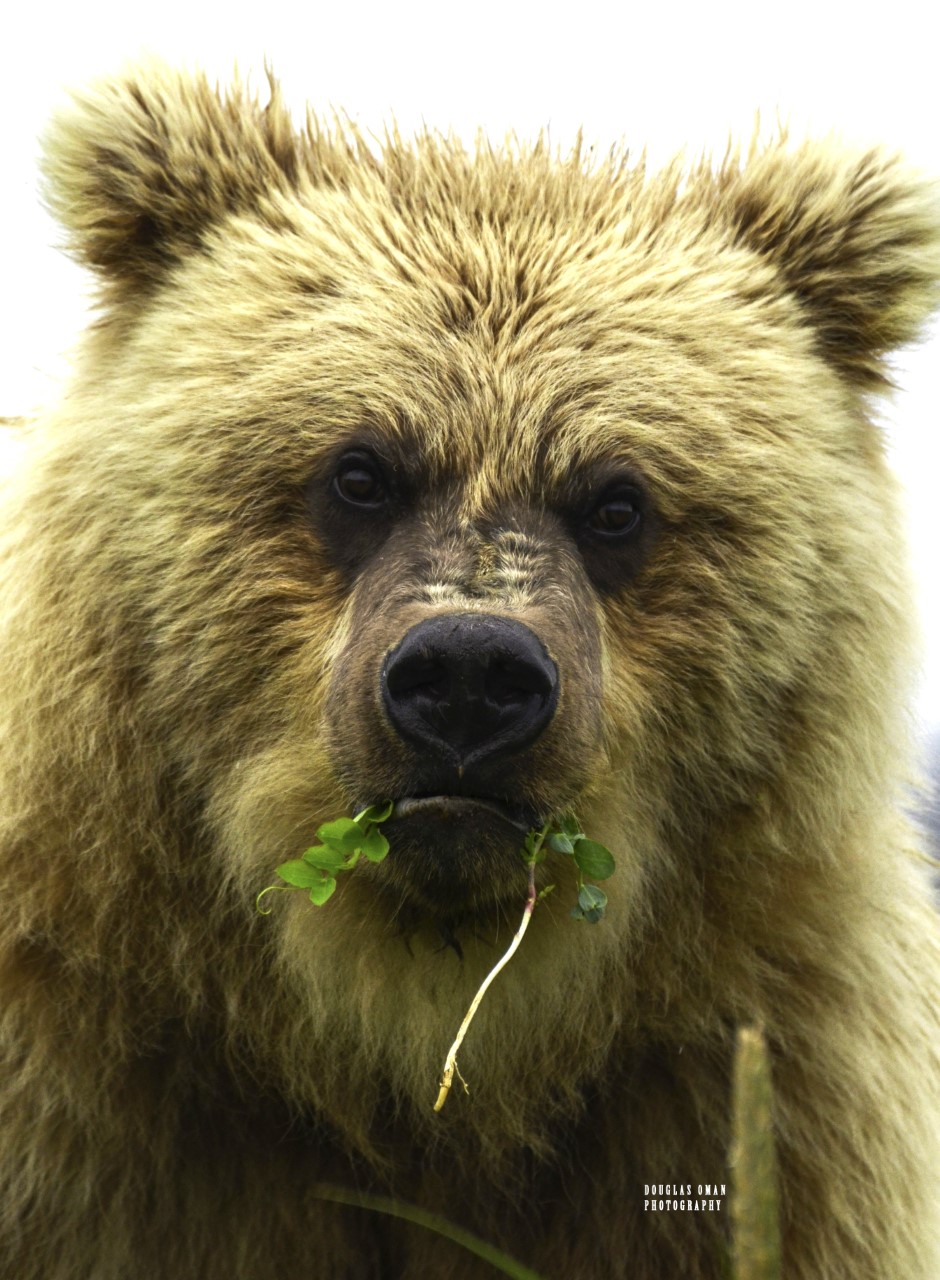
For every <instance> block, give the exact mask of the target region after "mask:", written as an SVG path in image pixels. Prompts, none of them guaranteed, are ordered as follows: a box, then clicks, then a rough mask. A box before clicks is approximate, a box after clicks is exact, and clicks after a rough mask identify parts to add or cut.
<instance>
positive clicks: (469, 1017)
mask: <svg viewBox="0 0 940 1280" xmlns="http://www.w3.org/2000/svg"><path fill="white" fill-rule="evenodd" d="M528 865H529V891H528V893H527V894H526V900H525V908H524V910H523V912H522V920H521V922H520V924H519V928H518V929H517V930H516V933H515V936H514V937H513V940H512V942H510V944H509V946H508V947H507V948H506V953H505V955H503V956H502V957H501V958H500V959H499V960H497V962H496V964H494V965H493V967H492V969H491V970H490V971H489V973H488V974H487V975H486V977H485V978H484V979H483V981H482V982H481V983H480V989H479V991H477V993H476V995H475V996H474V997H473V1003H472V1004H471V1005H470V1008H469V1009H468V1010H467V1013H466V1016H465V1018H464V1020H463V1022H461V1024H460V1030H459V1031H458V1032H457V1038H456V1039H455V1040H454V1043H453V1044H452V1045H451V1046H450V1049H449V1051H448V1054H447V1057H446V1058H445V1059H444V1072H443V1074H442V1076H441V1084H440V1090H439V1092H438V1095H437V1101H436V1102H435V1104H434V1110H435V1111H440V1109H441V1107H443V1105H444V1103H445V1102H446V1101H447V1095H448V1093H450V1086H451V1085H452V1084H453V1082H454V1072H455V1071H456V1072H457V1075H460V1072H459V1071H457V1051H458V1050H459V1048H460V1046H461V1045H462V1044H463V1041H464V1036H465V1035H466V1034H467V1031H468V1030H469V1027H470V1023H471V1022H472V1021H473V1015H474V1014H475V1013H476V1011H477V1009H478V1008H479V1007H480V1001H481V1000H482V999H483V997H484V995H486V990H487V988H488V987H489V985H490V983H491V982H492V981H493V979H494V978H495V977H496V975H497V974H498V973H499V971H500V969H502V968H503V966H504V965H506V964H508V963H509V961H510V960H511V959H512V957H513V955H514V954H515V952H516V948H517V947H518V946H519V943H520V942H521V941H522V939H523V937H524V935H525V931H526V929H528V927H529V921H530V920H531V918H532V912H533V911H534V910H535V904H536V902H537V900H538V895H537V893H536V891H535V859H534V858H533V859H532V860H531V861H530V862H529V864H528ZM461 1080H462V1081H463V1087H464V1089H466V1090H467V1092H468V1093H469V1092H470V1090H469V1089H467V1083H466V1081H465V1080H463V1077H462V1076H461Z"/></svg>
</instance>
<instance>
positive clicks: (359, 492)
mask: <svg viewBox="0 0 940 1280" xmlns="http://www.w3.org/2000/svg"><path fill="white" fill-rule="evenodd" d="M333 492H334V493H335V494H336V495H337V496H338V497H340V498H341V499H342V500H343V502H346V503H349V505H350V506H354V507H364V508H366V509H371V510H375V509H376V508H377V507H381V506H384V505H385V503H386V502H387V501H388V498H389V492H388V486H387V485H386V483H385V479H384V476H383V475H382V468H381V467H380V465H379V463H378V462H377V461H376V459H375V458H373V457H372V455H371V454H368V453H347V454H345V455H344V456H343V457H342V458H341V459H340V461H339V465H338V467H337V468H336V474H335V475H334V476H333Z"/></svg>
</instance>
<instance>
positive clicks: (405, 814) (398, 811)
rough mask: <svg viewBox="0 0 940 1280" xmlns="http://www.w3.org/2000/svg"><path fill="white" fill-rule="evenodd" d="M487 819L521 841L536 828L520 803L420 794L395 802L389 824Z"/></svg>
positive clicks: (531, 814) (533, 817)
mask: <svg viewBox="0 0 940 1280" xmlns="http://www.w3.org/2000/svg"><path fill="white" fill-rule="evenodd" d="M491 817H495V818H497V819H498V820H499V821H501V822H504V823H506V825H507V826H510V827H512V828H514V829H515V830H516V831H518V832H520V833H521V835H522V837H523V839H524V838H525V836H526V835H528V833H529V832H530V831H531V830H532V829H533V827H536V826H538V825H540V823H539V819H538V816H537V815H536V813H535V811H534V810H533V809H532V808H530V807H528V806H526V805H524V804H521V803H514V804H511V803H509V802H508V801H505V800H501V799H498V798H497V797H495V796H473V795H455V794H439V795H421V796H405V797H404V798H403V799H401V800H398V801H396V804H395V808H394V809H393V810H392V817H391V822H397V821H399V820H401V819H408V818H410V819H414V818H417V819H421V818H428V819H431V820H434V819H436V818H444V819H445V820H447V821H451V822H461V821H465V822H470V823H473V822H475V821H480V820H481V819H482V820H484V821H488V820H489V819H490V818H491Z"/></svg>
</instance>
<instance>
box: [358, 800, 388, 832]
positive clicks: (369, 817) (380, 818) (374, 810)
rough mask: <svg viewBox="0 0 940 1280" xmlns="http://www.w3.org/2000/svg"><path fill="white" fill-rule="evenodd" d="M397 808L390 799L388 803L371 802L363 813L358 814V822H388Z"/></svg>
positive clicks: (363, 823)
mask: <svg viewBox="0 0 940 1280" xmlns="http://www.w3.org/2000/svg"><path fill="white" fill-rule="evenodd" d="M394 808H395V803H394V801H392V800H389V802H388V804H370V805H369V807H368V809H363V811H362V813H357V814H356V819H355V820H356V822H358V823H360V824H362V825H363V826H364V825H365V824H366V823H367V822H386V821H387V820H388V819H389V818H390V817H391V816H392V811H393V809H394Z"/></svg>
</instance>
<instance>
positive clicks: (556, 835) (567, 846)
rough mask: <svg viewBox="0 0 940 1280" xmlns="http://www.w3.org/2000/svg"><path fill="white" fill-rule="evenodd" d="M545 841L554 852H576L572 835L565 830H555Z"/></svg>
mask: <svg viewBox="0 0 940 1280" xmlns="http://www.w3.org/2000/svg"><path fill="white" fill-rule="evenodd" d="M545 843H546V844H547V845H548V847H549V849H551V850H552V852H553V853H574V845H573V844H572V843H571V837H570V836H567V835H565V833H564V831H553V832H552V834H551V835H550V836H549V837H548V839H547V840H546V841H545Z"/></svg>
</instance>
